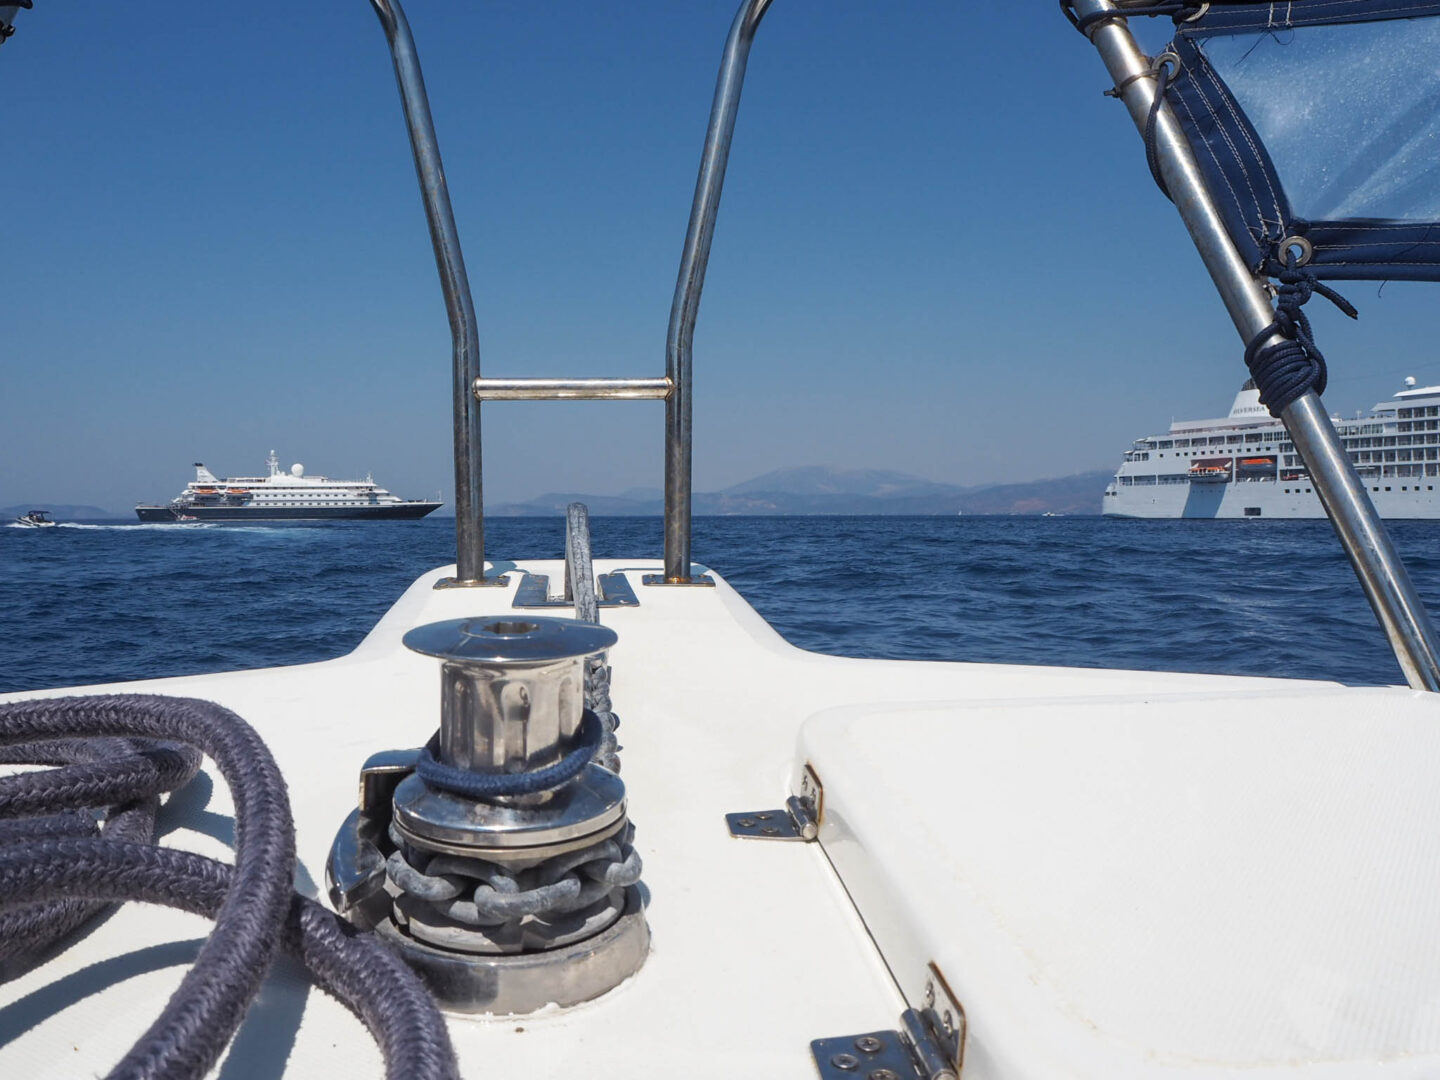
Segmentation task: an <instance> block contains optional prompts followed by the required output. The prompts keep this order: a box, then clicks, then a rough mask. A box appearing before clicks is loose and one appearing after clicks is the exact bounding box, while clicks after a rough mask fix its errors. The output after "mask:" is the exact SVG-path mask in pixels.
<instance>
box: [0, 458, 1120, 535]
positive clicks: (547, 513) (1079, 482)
mask: <svg viewBox="0 0 1440 1080" xmlns="http://www.w3.org/2000/svg"><path fill="white" fill-rule="evenodd" d="M1113 475H1114V474H1113V472H1111V471H1110V470H1103V469H1102V470H1095V471H1092V472H1084V473H1076V474H1074V475H1072V476H1061V477H1055V478H1052V479H1046V480H1030V481H1022V482H1019V483H1012V484H977V485H973V486H963V485H958V484H942V483H937V482H936V481H933V480H926V479H924V478H923V477H919V476H912V475H910V474H908V473H900V472H891V471H884V470H879V469H835V468H831V467H829V466H826V465H809V466H803V467H800V468H794V469H779V470H776V471H775V472H770V473H766V474H765V475H763V476H757V477H755V478H754V479H753V480H746V481H745V482H744V483H740V484H735V485H733V486H731V487H728V488H725V489H723V490H721V491H708V492H696V493H695V494H694V496H693V497H692V506H693V510H694V513H695V514H697V515H701V516H726V517H732V516H733V517H745V516H749V517H788V516H801V517H803V516H825V515H832V516H841V515H858V516H882V517H889V516H918V517H929V516H942V517H954V516H955V515H956V514H1019V515H1027V514H1028V515H1040V514H1065V515H1092V514H1099V513H1100V503H1101V498H1102V496H1103V494H1104V491H1105V485H1106V484H1107V483H1109V481H1110V479H1111V477H1112V476H1113ZM572 502H583V503H585V504H586V505H587V506H589V507H590V512H591V513H592V514H594V515H595V516H596V517H657V516H659V515H660V514H662V513H663V512H664V497H663V495H662V493H661V491H660V490H659V489H658V488H655V489H632V490H629V491H624V492H621V493H620V494H618V495H596V494H591V493H583V492H547V493H546V494H544V495H537V496H536V497H535V498H533V499H527V500H525V501H524V502H507V503H487V504H486V506H485V513H486V514H488V515H490V516H492V517H551V516H554V515H557V514H564V513H565V507H566V506H568V505H569V504H570V503H572ZM29 510H48V511H49V512H50V513H51V514H52V515H53V516H54V517H56V518H57V519H60V520H65V521H110V520H131V519H132V518H133V514H131V513H130V512H124V513H117V512H115V511H112V510H106V509H104V508H102V507H99V506H86V505H76V504H67V503H46V502H43V501H42V502H31V503H16V504H15V505H13V506H0V522H3V521H9V520H11V519H13V518H15V517H17V516H19V515H20V514H23V513H26V512H27V511H29ZM447 510H451V507H449V506H446V507H443V508H442V509H441V510H440V511H439V512H437V513H436V514H435V516H436V517H453V516H454V514H453V511H452V512H451V513H449V514H447V513H446V511H447Z"/></svg>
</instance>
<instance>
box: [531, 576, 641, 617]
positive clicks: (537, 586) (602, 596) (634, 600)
mask: <svg viewBox="0 0 1440 1080" xmlns="http://www.w3.org/2000/svg"><path fill="white" fill-rule="evenodd" d="M595 584H596V585H597V586H598V587H597V589H596V607H602V608H613V607H639V606H640V599H639V597H637V596H636V595H635V590H634V589H632V588H631V587H630V580H629V579H628V578H627V577H626V576H625V575H624V574H622V573H619V572H618V571H617V572H616V573H613V574H600V575H598V576H597V577H596V578H595ZM510 606H511V607H514V608H552V607H574V606H575V601H574V600H566V599H565V598H564V597H562V596H551V595H550V575H549V574H529V573H527V574H525V575H524V576H523V577H522V578H521V579H520V584H519V585H518V586H516V588H515V599H514V600H512V601H511V602H510Z"/></svg>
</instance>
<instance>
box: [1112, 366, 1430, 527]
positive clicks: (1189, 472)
mask: <svg viewBox="0 0 1440 1080" xmlns="http://www.w3.org/2000/svg"><path fill="white" fill-rule="evenodd" d="M1330 419H1331V423H1333V424H1334V425H1335V430H1336V432H1337V433H1338V434H1339V436H1340V439H1341V441H1342V442H1343V443H1344V446H1345V450H1346V451H1347V453H1348V454H1349V455H1350V460H1351V461H1352V462H1353V463H1354V465H1355V470H1356V472H1358V473H1359V474H1360V478H1361V480H1363V481H1364V482H1365V486H1366V488H1367V490H1368V492H1369V495H1370V501H1371V502H1373V503H1374V504H1375V509H1376V510H1377V511H1378V512H1379V513H1380V515H1381V517H1386V518H1440V498H1437V496H1436V491H1435V488H1436V484H1437V483H1440V386H1416V385H1415V380H1414V379H1413V378H1408V379H1406V380H1405V389H1404V390H1402V391H1400V392H1399V393H1398V394H1396V395H1395V396H1394V398H1392V399H1391V400H1390V401H1382V402H1381V403H1379V404H1378V405H1376V406H1375V407H1374V408H1372V409H1371V410H1370V412H1369V414H1368V415H1363V416H1362V415H1359V414H1357V415H1356V416H1355V417H1353V418H1350V419H1346V418H1343V417H1339V416H1332V417H1331V418H1330ZM1102 505H1103V511H1102V512H1103V513H1105V514H1107V515H1111V516H1115V517H1139V518H1242V517H1243V518H1323V517H1324V516H1325V509H1324V507H1323V506H1321V504H1320V499H1319V497H1318V496H1317V495H1316V494H1315V491H1314V486H1313V485H1312V484H1311V482H1310V476H1309V474H1308V473H1307V472H1306V471H1305V466H1304V465H1303V464H1302V463H1301V461H1300V458H1299V455H1298V454H1296V452H1295V447H1294V446H1293V445H1292V444H1291V442H1290V439H1289V437H1288V435H1287V434H1286V432H1285V428H1284V427H1283V426H1282V425H1281V424H1280V422H1279V421H1278V420H1276V419H1275V418H1274V417H1272V416H1271V415H1270V413H1269V411H1268V410H1267V409H1266V408H1265V406H1263V405H1261V404H1260V393H1259V391H1258V390H1256V389H1255V387H1254V385H1253V384H1251V383H1249V382H1247V383H1246V384H1245V386H1244V387H1243V388H1242V389H1241V390H1240V392H1239V393H1238V394H1236V395H1235V403H1234V405H1232V406H1231V408H1230V414H1229V415H1228V416H1225V417H1221V418H1219V419H1214V420H1177V421H1175V422H1173V423H1172V424H1171V425H1170V430H1169V431H1168V432H1167V433H1166V434H1164V435H1149V436H1146V437H1145V438H1143V439H1137V440H1135V445H1134V446H1133V447H1132V448H1131V449H1129V450H1127V451H1126V452H1125V460H1124V461H1123V462H1122V463H1121V465H1120V468H1119V469H1118V470H1117V471H1116V473H1115V479H1114V480H1112V481H1111V482H1110V485H1109V486H1108V487H1107V488H1106V489H1105V496H1104V499H1103V501H1102Z"/></svg>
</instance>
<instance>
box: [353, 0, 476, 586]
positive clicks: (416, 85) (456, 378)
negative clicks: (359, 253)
mask: <svg viewBox="0 0 1440 1080" xmlns="http://www.w3.org/2000/svg"><path fill="white" fill-rule="evenodd" d="M370 5H371V6H372V7H373V8H374V9H375V14H376V15H378V16H379V17H380V25H381V26H383V27H384V28H385V38H386V40H387V41H388V42H389V43H390V55H391V56H392V57H393V59H394V61H395V81H396V82H397V83H399V85H400V100H401V102H402V103H403V104H404V107H405V125H406V127H407V128H408V129H409V132H410V148H411V150H412V151H413V152H414V154H415V173H416V175H417V176H418V177H419V179H420V193H421V196H422V197H423V199H424V202H425V218H426V220H427V221H428V222H429V224H430V243H431V245H432V246H433V247H434V249H435V265H436V267H437V268H438V269H439V271H440V287H441V289H442V291H443V292H444V294H445V312H446V314H447V315H448V316H449V318H450V340H451V344H452V354H453V368H452V370H453V400H454V427H455V448H454V453H455V563H456V572H455V580H454V581H453V582H449V584H452V585H480V584H484V583H485V518H484V503H483V499H482V473H481V455H480V402H478V401H476V400H475V397H474V395H473V394H472V393H471V392H470V388H471V385H472V384H473V383H474V382H475V380H476V379H478V378H479V377H480V343H479V339H478V336H477V331H476V324H475V303H474V301H473V300H472V299H471V297H470V281H469V279H468V278H467V277H466V275H465V259H464V256H463V255H462V254H461V253H460V235H459V233H458V232H457V231H456V229H455V214H454V211H452V210H451V208H450V190H449V188H448V187H446V184H445V167H444V165H443V164H441V161H440V144H439V142H438V141H437V140H436V138H435V124H434V121H433V120H431V118H430V102H429V99H428V98H427V97H426V96H425V79H424V76H423V75H422V74H421V72H420V58H419V57H418V56H417V55H416V52H415V39H414V38H413V37H412V36H411V34H410V24H409V23H408V22H407V21H406V20H405V12H404V10H403V9H402V8H401V7H400V3H399V0H370Z"/></svg>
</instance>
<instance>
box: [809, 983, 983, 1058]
mask: <svg viewBox="0 0 1440 1080" xmlns="http://www.w3.org/2000/svg"><path fill="white" fill-rule="evenodd" d="M810 1053H811V1054H813V1055H814V1056H815V1066H816V1068H818V1069H819V1070H820V1080H851V1078H854V1077H865V1078H866V1080H916V1078H917V1077H919V1078H921V1080H959V1078H960V1069H961V1067H962V1065H963V1064H964V1061H965V1010H964V1009H962V1008H961V1007H960V1003H959V1002H958V1001H957V1000H956V999H955V996H954V994H952V993H951V991H950V987H949V986H948V985H947V984H946V982H945V977H944V976H943V975H941V974H940V969H939V968H938V967H936V966H935V965H934V964H931V965H930V966H929V970H928V972H927V976H926V981H925V994H924V999H923V1001H922V1002H921V1007H920V1008H919V1009H906V1010H905V1011H904V1012H903V1013H901V1014H900V1027H899V1029H898V1030H894V1031H870V1032H867V1033H865V1034H864V1035H839V1036H836V1037H835V1038H832V1039H816V1040H814V1041H813V1042H812V1043H811V1044H810Z"/></svg>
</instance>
